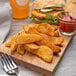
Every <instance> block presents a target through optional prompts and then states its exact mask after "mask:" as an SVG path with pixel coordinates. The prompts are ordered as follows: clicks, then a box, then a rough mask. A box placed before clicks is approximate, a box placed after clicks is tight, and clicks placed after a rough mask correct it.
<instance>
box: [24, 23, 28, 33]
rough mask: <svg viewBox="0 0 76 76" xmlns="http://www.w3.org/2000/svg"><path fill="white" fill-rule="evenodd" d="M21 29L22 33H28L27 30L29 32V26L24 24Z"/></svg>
mask: <svg viewBox="0 0 76 76" xmlns="http://www.w3.org/2000/svg"><path fill="white" fill-rule="evenodd" d="M23 29H24V31H25V32H26V33H27V32H28V30H29V26H28V25H26V24H24V25H23Z"/></svg>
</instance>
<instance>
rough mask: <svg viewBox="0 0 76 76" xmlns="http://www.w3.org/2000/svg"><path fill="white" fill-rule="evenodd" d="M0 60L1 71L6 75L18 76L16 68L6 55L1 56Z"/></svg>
mask: <svg viewBox="0 0 76 76" xmlns="http://www.w3.org/2000/svg"><path fill="white" fill-rule="evenodd" d="M0 59H1V62H2V64H3V69H4V71H5V72H6V73H7V74H8V75H15V76H18V67H17V65H16V64H15V63H14V62H13V60H12V59H11V57H10V56H9V55H8V54H2V55H1V56H0Z"/></svg>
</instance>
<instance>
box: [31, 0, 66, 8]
mask: <svg viewBox="0 0 76 76" xmlns="http://www.w3.org/2000/svg"><path fill="white" fill-rule="evenodd" d="M51 4H62V5H64V4H65V2H64V0H35V1H34V2H33V4H32V8H33V9H41V8H44V7H45V6H47V5H51Z"/></svg>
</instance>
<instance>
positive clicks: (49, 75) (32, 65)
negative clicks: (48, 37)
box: [0, 36, 72, 76]
mask: <svg viewBox="0 0 76 76" xmlns="http://www.w3.org/2000/svg"><path fill="white" fill-rule="evenodd" d="M71 39H72V37H66V36H64V43H63V44H62V46H63V47H61V52H60V53H59V55H58V56H54V58H53V61H52V63H47V62H45V61H43V60H42V59H41V58H39V57H37V56H35V55H33V54H31V53H28V52H27V53H25V54H24V55H23V56H22V55H19V54H18V53H16V52H14V53H11V51H10V48H8V47H5V43H4V44H2V45H0V54H2V53H8V54H9V55H10V56H11V57H12V58H13V60H14V61H15V62H16V63H17V64H19V65H22V66H24V67H27V68H29V69H31V70H34V71H37V72H40V73H42V74H44V75H46V76H53V74H54V72H55V70H56V68H57V65H58V64H59V62H60V60H61V58H62V56H63V54H64V52H65V51H66V48H67V46H68V44H69V43H70V41H71Z"/></svg>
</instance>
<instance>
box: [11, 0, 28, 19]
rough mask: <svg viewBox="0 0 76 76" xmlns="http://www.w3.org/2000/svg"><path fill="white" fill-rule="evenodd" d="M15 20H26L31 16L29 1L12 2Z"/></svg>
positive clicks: (15, 0) (14, 0)
mask: <svg viewBox="0 0 76 76" xmlns="http://www.w3.org/2000/svg"><path fill="white" fill-rule="evenodd" d="M10 5H11V7H12V11H13V18H15V19H24V18H26V17H28V16H29V0H10Z"/></svg>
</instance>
